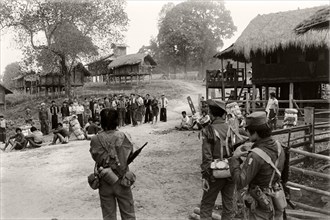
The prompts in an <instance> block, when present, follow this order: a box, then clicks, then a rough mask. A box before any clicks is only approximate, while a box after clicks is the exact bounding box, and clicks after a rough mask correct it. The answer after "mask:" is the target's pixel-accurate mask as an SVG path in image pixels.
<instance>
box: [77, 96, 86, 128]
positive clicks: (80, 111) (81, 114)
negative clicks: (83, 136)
mask: <svg viewBox="0 0 330 220" xmlns="http://www.w3.org/2000/svg"><path fill="white" fill-rule="evenodd" d="M84 111H85V108H84V106H83V105H82V104H81V103H80V102H78V105H77V107H76V113H77V118H78V121H79V124H80V127H84Z"/></svg>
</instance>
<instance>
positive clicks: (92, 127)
mask: <svg viewBox="0 0 330 220" xmlns="http://www.w3.org/2000/svg"><path fill="white" fill-rule="evenodd" d="M99 130H100V129H99V126H97V125H96V124H95V121H94V120H93V118H89V119H88V123H87V124H86V126H85V127H84V132H85V137H86V139H87V140H90V139H91V138H92V137H93V136H94V135H96V134H97V133H98V132H99Z"/></svg>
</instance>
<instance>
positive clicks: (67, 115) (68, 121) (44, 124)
mask: <svg viewBox="0 0 330 220" xmlns="http://www.w3.org/2000/svg"><path fill="white" fill-rule="evenodd" d="M167 106H168V99H167V98H166V97H165V94H162V95H161V97H160V98H157V97H156V96H153V97H152V96H150V95H149V94H146V95H145V96H142V95H139V94H134V93H132V94H130V95H117V94H113V95H109V96H106V97H104V98H99V97H88V98H85V99H84V100H78V99H77V98H74V99H73V100H70V99H64V101H63V103H61V105H58V104H57V103H56V102H55V101H52V102H51V105H49V106H47V105H46V104H45V103H41V104H40V105H39V109H38V111H39V112H38V119H39V123H40V130H39V129H37V128H36V125H35V124H36V123H35V122H36V121H35V119H34V118H33V116H32V113H31V109H30V108H27V109H26V112H25V122H26V123H27V124H28V125H29V126H28V127H29V129H28V131H27V132H24V131H22V129H21V128H16V130H15V134H14V135H12V136H10V137H8V138H6V128H7V124H6V120H5V118H4V116H3V115H0V142H3V143H4V144H5V147H4V148H1V150H3V151H5V150H6V149H7V148H8V146H10V147H9V148H8V149H9V150H13V149H15V150H22V149H24V148H26V147H28V148H37V147H41V146H42V144H43V143H44V139H43V136H44V135H48V134H50V133H53V140H52V142H51V143H50V144H51V145H55V144H56V142H57V141H59V143H62V144H66V143H68V142H69V138H70V135H71V133H73V134H74V135H75V136H76V138H77V139H79V140H83V139H89V140H90V139H91V137H92V136H94V135H96V134H97V133H98V132H99V131H100V130H101V127H100V112H101V111H102V110H103V109H105V108H109V109H115V110H116V111H118V115H119V127H124V126H128V125H131V126H134V127H136V126H138V125H141V124H146V123H150V124H155V123H157V121H158V115H159V121H162V122H166V121H167ZM25 133H27V134H25Z"/></svg>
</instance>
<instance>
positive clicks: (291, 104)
mask: <svg viewBox="0 0 330 220" xmlns="http://www.w3.org/2000/svg"><path fill="white" fill-rule="evenodd" d="M293 89H294V88H293V83H290V84H289V108H293Z"/></svg>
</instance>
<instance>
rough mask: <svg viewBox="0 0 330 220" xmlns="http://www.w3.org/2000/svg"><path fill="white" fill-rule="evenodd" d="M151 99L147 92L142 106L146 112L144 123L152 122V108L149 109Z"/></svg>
mask: <svg viewBox="0 0 330 220" xmlns="http://www.w3.org/2000/svg"><path fill="white" fill-rule="evenodd" d="M151 101H152V100H151V99H150V95H149V94H147V95H146V98H145V100H144V106H145V108H146V113H145V118H144V123H149V122H152V110H151Z"/></svg>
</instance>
